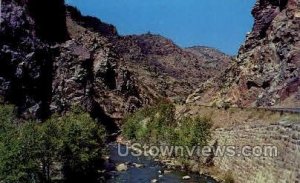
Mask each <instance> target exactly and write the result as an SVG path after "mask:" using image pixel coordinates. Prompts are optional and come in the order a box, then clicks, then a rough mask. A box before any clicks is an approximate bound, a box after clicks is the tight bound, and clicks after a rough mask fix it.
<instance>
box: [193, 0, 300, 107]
mask: <svg viewBox="0 0 300 183" xmlns="http://www.w3.org/2000/svg"><path fill="white" fill-rule="evenodd" d="M252 14H253V16H254V19H255V22H254V26H253V30H252V32H251V33H249V34H248V35H247V40H246V42H245V44H244V45H242V46H241V48H240V50H239V54H238V56H237V58H236V61H235V63H234V64H232V65H231V66H230V67H229V68H227V69H226V70H225V71H224V72H223V74H222V75H221V76H220V77H216V78H214V79H211V80H209V81H208V82H206V83H205V84H203V85H201V87H200V88H199V89H197V90H196V91H195V92H194V93H193V94H192V95H191V96H189V98H188V100H187V102H196V103H199V104H205V105H207V104H210V105H220V106H222V105H224V104H226V103H228V104H232V105H236V106H274V105H280V106H289V107H297V106H298V107H299V106H300V87H299V86H300V70H299V69H300V67H299V66H300V42H299V40H300V36H299V32H300V31H299V30H300V2H299V0H258V1H257V3H256V4H255V7H254V9H253V11H252Z"/></svg>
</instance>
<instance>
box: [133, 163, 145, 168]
mask: <svg viewBox="0 0 300 183" xmlns="http://www.w3.org/2000/svg"><path fill="white" fill-rule="evenodd" d="M132 165H133V166H134V167H136V168H143V167H144V165H143V164H138V163H133V164H132Z"/></svg>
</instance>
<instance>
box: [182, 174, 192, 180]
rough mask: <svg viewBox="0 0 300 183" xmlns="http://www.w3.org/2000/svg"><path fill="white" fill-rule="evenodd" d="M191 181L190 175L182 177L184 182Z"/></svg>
mask: <svg viewBox="0 0 300 183" xmlns="http://www.w3.org/2000/svg"><path fill="white" fill-rule="evenodd" d="M189 179H191V177H190V176H188V175H186V176H183V177H182V180H189Z"/></svg>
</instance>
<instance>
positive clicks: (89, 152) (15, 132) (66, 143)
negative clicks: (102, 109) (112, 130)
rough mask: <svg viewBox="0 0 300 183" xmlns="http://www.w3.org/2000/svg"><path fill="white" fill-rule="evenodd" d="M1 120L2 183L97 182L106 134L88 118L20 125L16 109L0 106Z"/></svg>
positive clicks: (72, 116) (72, 115)
mask: <svg viewBox="0 0 300 183" xmlns="http://www.w3.org/2000/svg"><path fill="white" fill-rule="evenodd" d="M0 120H1V121H0V126H1V128H0V154H1V156H0V182H5V183H10V182H25V183H26V182H51V181H52V180H53V179H54V178H58V179H64V182H74V181H76V182H77V181H83V180H85V181H88V182H93V181H95V180H96V178H97V177H98V170H100V169H101V163H102V160H101V157H102V154H103V153H104V150H105V145H104V141H105V131H104V128H103V127H102V126H101V125H99V124H97V123H95V122H94V121H93V120H92V119H91V118H90V117H89V115H88V114H85V113H83V112H73V113H69V114H67V115H66V116H64V117H52V118H51V119H49V120H47V121H46V122H44V123H37V122H35V121H33V122H23V123H21V124H17V123H16V122H17V120H16V119H15V118H14V115H13V107H11V106H0ZM60 175H62V176H61V177H59V176H60Z"/></svg>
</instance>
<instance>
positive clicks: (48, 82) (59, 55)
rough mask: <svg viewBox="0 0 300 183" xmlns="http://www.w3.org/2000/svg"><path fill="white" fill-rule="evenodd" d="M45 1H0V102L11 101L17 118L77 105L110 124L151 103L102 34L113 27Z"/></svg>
mask: <svg viewBox="0 0 300 183" xmlns="http://www.w3.org/2000/svg"><path fill="white" fill-rule="evenodd" d="M44 3H46V4H44ZM48 3H50V4H49V6H46V5H47V2H43V3H41V2H38V1H35V0H32V1H6V0H5V1H3V4H2V19H1V27H0V96H1V97H0V99H1V103H13V104H15V105H16V106H17V108H18V112H19V115H20V116H21V117H24V118H41V119H43V118H47V117H48V116H49V115H51V114H53V113H64V112H65V111H68V110H70V108H71V107H72V106H74V105H80V106H82V107H83V108H85V109H86V110H87V111H88V112H90V113H91V114H92V115H93V116H94V117H95V118H98V119H99V120H101V121H102V122H103V123H107V126H110V127H112V126H113V123H112V122H113V120H114V119H116V120H118V119H120V118H121V117H123V116H124V114H125V113H127V112H131V111H133V110H135V109H136V108H138V107H141V106H142V105H144V104H146V103H148V102H151V100H152V99H153V98H149V97H148V96H147V94H145V95H144V94H143V91H142V90H140V89H139V88H140V87H139V86H140V85H139V86H138V85H137V83H135V78H134V77H133V76H132V74H131V73H130V72H129V71H128V70H126V68H124V67H123V66H121V65H119V57H118V55H117V54H116V53H115V52H114V51H113V49H112V48H111V44H110V42H109V41H108V38H107V37H109V36H116V31H115V28H114V27H112V26H110V25H107V24H104V23H102V22H100V21H98V20H97V19H95V18H92V17H81V15H80V14H78V12H77V14H76V15H77V17H76V18H74V12H71V11H68V13H67V16H66V12H65V11H66V9H65V6H64V2H63V1H62V0H61V1H51V2H50V1H49V2H48ZM43 9H45V10H44V11H43ZM47 12H48V13H51V12H52V13H53V12H55V15H54V16H53V17H51V16H50V17H51V18H48V17H49V15H47V16H46V13H47ZM75 13H76V12H75ZM62 15H64V16H62ZM52 18H53V19H52ZM48 19H49V21H48ZM50 19H51V20H50ZM82 25H84V26H85V27H84V26H82Z"/></svg>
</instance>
